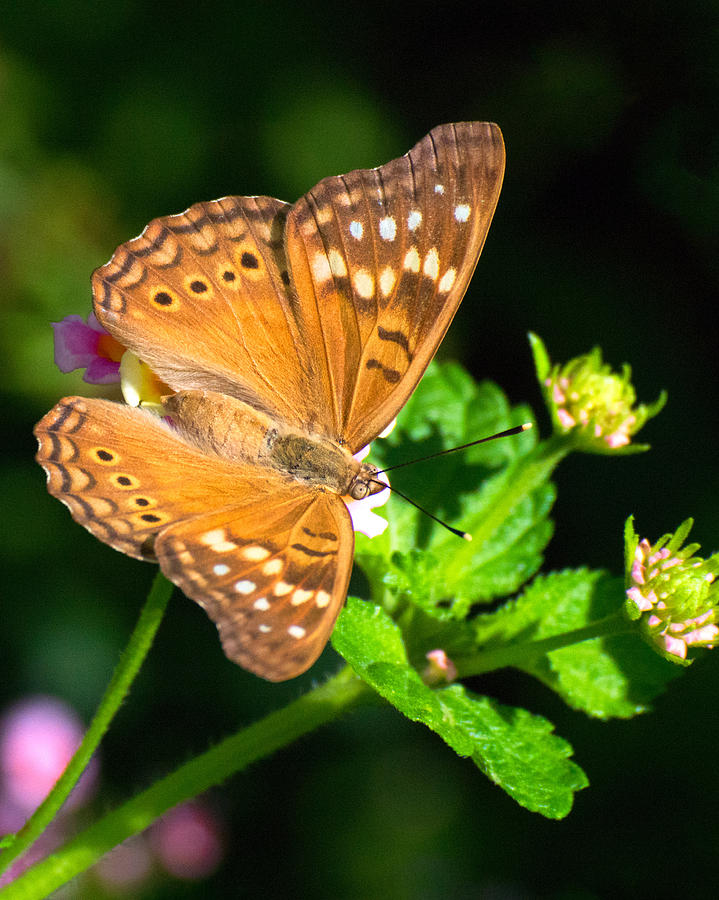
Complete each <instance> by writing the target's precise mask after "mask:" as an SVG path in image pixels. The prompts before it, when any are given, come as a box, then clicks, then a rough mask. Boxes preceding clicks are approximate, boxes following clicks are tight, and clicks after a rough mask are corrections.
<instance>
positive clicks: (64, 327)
mask: <svg viewBox="0 0 719 900" xmlns="http://www.w3.org/2000/svg"><path fill="white" fill-rule="evenodd" d="M52 327H53V331H54V333H55V365H56V366H57V367H58V369H60V371H61V372H72V371H74V370H75V369H85V374H84V375H83V376H82V377H83V381H86V382H88V384H111V383H113V382H116V381H119V380H120V360H121V359H122V354H123V353H124V352H125V347H123V346H122V344H121V343H120V342H119V341H116V340H115V338H114V337H112V335H110V334H108V333H107V332H106V331H105V329H104V328H103V327H102V326H101V325H100V323H99V322H98V321H97V319H96V318H95V313H93V312H91V313H90V315H89V316H88V317H87V323H85V322H83V320H82V316H65V318H64V319H63V320H62V321H61V322H53V323H52Z"/></svg>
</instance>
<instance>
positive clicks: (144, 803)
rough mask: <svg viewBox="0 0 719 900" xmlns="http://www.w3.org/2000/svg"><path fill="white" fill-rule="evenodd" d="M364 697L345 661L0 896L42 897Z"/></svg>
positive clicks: (6, 899) (16, 899)
mask: <svg viewBox="0 0 719 900" xmlns="http://www.w3.org/2000/svg"><path fill="white" fill-rule="evenodd" d="M370 701H371V702H374V692H373V691H372V690H371V688H369V687H368V686H367V685H366V684H365V683H364V682H363V681H361V680H360V679H359V678H358V677H357V676H356V675H355V674H354V672H353V671H352V670H351V669H350V668H349V666H346V667H345V668H344V669H342V670H341V671H340V672H339V674H337V675H335V676H334V678H331V679H330V680H329V681H327V682H325V684H323V685H320V686H319V687H317V688H315V689H314V690H313V691H310V692H309V693H308V694H305V695H304V696H302V697H300V698H299V700H295V701H294V702H293V703H291V704H290V705H289V706H286V707H284V709H281V710H278V711H276V712H273V713H270V715H268V716H266V717H265V718H264V719H261V720H260V721H259V722H255V723H254V724H253V725H250V726H248V727H247V728H244V729H243V730H242V731H240V732H238V733H237V734H235V735H233V736H232V737H229V738H226V739H225V740H224V741H222V742H221V743H220V744H218V745H217V746H216V747H213V748H212V749H211V750H208V751H206V752H205V753H203V754H201V755H200V756H198V757H196V758H195V759H193V760H191V761H190V762H188V763H185V764H184V765H182V766H180V767H179V768H178V769H176V770H175V771H174V772H172V773H171V774H170V775H167V776H166V777H165V778H163V779H161V780H160V781H158V782H156V783H155V784H153V785H152V787H150V788H148V789H147V790H146V791H143V792H142V793H141V794H138V795H137V796H136V797H134V798H133V799H132V800H129V801H128V802H127V803H125V804H124V805H123V806H121V807H120V808H119V809H116V810H114V811H113V812H111V813H109V814H108V815H106V816H105V817H104V818H103V819H101V820H100V821H99V822H96V823H95V824H94V825H91V826H90V827H89V828H88V829H86V830H85V831H84V832H82V833H81V834H80V835H78V836H77V837H76V838H74V839H73V840H72V841H70V843H68V844H66V845H65V846H64V847H62V848H61V849H60V850H58V851H57V852H56V853H54V854H53V855H52V856H49V857H48V858H47V859H45V860H43V861H42V862H39V863H38V864H37V865H35V866H34V867H33V868H32V869H28V870H27V872H25V873H24V874H23V875H21V876H20V877H19V878H18V879H17V880H16V881H14V882H12V883H11V884H10V885H8V886H7V887H6V888H5V890H4V891H0V897H2V898H3V900H36V898H41V897H46V896H47V895H48V894H49V893H50V892H52V891H55V890H57V888H59V887H60V886H61V885H63V884H66V883H67V882H68V881H69V880H70V879H71V878H74V877H75V876H76V875H78V874H79V873H80V872H84V871H85V870H86V869H88V868H89V867H90V866H92V865H93V864H94V863H96V862H97V861H98V859H100V857H101V856H102V855H103V854H104V853H107V851H108V850H111V849H112V848H113V847H115V846H116V845H117V844H120V843H122V841H124V840H126V839H127V838H128V837H131V836H132V835H133V834H137V833H139V832H140V831H143V830H144V829H145V828H147V827H148V825H150V824H151V823H152V822H154V821H155V819H157V818H158V817H159V816H161V815H162V814H163V813H165V812H167V810H168V809H171V808H172V807H173V806H176V805H177V804H178V803H181V802H183V801H185V800H188V799H190V798H191V797H195V796H197V794H200V793H202V792H203V791H206V790H207V789H208V788H210V787H212V786H213V785H216V784H220V783H221V782H222V781H225V780H226V779H227V778H229V777H230V775H233V774H235V773H236V772H239V771H240V770H242V769H244V768H245V767H246V766H247V765H249V764H250V763H252V762H254V761H256V760H258V759H262V758H263V757H265V756H267V755H268V754H270V753H272V752H274V751H275V750H278V749H279V748H280V747H284V746H286V745H287V744H290V743H291V742H292V741H294V740H296V739H297V738H298V737H300V736H301V735H303V734H307V732H309V731H312V730H314V729H315V728H317V727H318V726H320V725H324V724H325V723H327V722H330V721H332V720H333V719H335V718H337V717H338V716H339V715H341V714H342V713H343V712H345V711H346V710H348V709H349V708H350V707H352V706H355V705H359V703H361V702H370Z"/></svg>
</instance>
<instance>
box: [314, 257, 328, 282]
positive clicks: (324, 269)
mask: <svg viewBox="0 0 719 900" xmlns="http://www.w3.org/2000/svg"><path fill="white" fill-rule="evenodd" d="M331 275H332V270H331V269H330V262H329V260H328V259H327V257H326V255H325V254H324V253H315V255H314V256H313V257H312V277H313V278H314V280H315V281H327V279H328V278H329V277H330V276H331Z"/></svg>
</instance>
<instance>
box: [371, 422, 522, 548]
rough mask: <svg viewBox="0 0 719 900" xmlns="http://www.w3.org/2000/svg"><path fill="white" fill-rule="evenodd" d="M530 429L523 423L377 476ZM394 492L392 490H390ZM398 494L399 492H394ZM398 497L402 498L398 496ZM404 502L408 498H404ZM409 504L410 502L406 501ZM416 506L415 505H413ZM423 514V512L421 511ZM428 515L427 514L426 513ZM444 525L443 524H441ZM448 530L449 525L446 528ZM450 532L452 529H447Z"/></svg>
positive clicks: (409, 461)
mask: <svg viewBox="0 0 719 900" xmlns="http://www.w3.org/2000/svg"><path fill="white" fill-rule="evenodd" d="M531 427H532V423H531V422H525V423H524V425H515V426H514V428H508V429H507V430H506V431H499V432H497V434H490V436H489V437H483V438H480V439H479V440H478V441H470V442H469V443H468V444H461V445H460V446H459V447H450V448H449V450H439V451H437V453H430V454H429V456H420V457H419V458H418V459H410V460H407V462H401V463H397V465H396V466H387V468H386V469H380V470H379V472H378V473H377V474H381V473H382V472H392V471H394V469H401V468H403V467H404V466H413V465H414V464H415V463H419V462H424V461H425V460H427V459H436V458H437V457H438V456H445V454H447V453H456V452H457V450H466V449H467V447H474V446H476V445H477V444H484V443H486V442H487V441H494V440H496V438H502V437H509V436H510V435H512V434H521V432H522V431H528V430H529V429H530V428H531ZM392 490H394V488H392ZM396 493H398V494H399V491H396ZM400 496H402V495H401V494H400ZM404 499H405V500H407V499H408V498H407V497H405V498H404ZM408 502H409V503H411V502H412V501H411V500H408ZM414 505H415V506H416V505H417V504H416V503H415V504H414ZM418 508H419V507H418ZM423 512H424V510H423ZM427 515H429V513H427ZM442 524H444V523H442ZM447 528H449V525H448V526H447ZM449 530H450V531H452V529H451V528H450V529H449ZM459 533H460V534H464V532H459Z"/></svg>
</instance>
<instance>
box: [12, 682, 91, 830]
mask: <svg viewBox="0 0 719 900" xmlns="http://www.w3.org/2000/svg"><path fill="white" fill-rule="evenodd" d="M82 733H83V729H82V724H81V723H80V720H79V719H78V717H77V716H76V714H75V712H74V711H73V710H72V709H71V708H70V707H69V706H66V705H65V704H64V703H63V702H62V701H61V700H57V699H56V698H54V697H32V698H30V699H28V700H23V701H21V702H20V703H18V704H17V705H16V706H14V707H12V708H11V709H10V710H9V711H8V712H6V713H5V715H4V716H3V718H2V720H0V778H1V779H2V782H1V783H2V789H3V794H4V796H5V798H6V800H7V801H9V802H10V803H11V804H12V805H13V806H14V807H15V808H16V809H17V810H18V811H19V812H21V813H22V814H23V815H24V816H26V817H27V816H28V815H29V814H30V813H31V812H33V810H34V809H35V808H36V807H37V806H39V804H40V803H41V802H42V801H43V800H44V799H45V797H46V796H47V795H48V793H49V792H50V789H51V788H52V786H53V785H54V784H55V782H56V781H57V779H58V778H59V777H60V775H62V773H63V772H64V770H65V767H66V766H67V764H68V763H69V762H70V759H71V758H72V755H73V753H74V752H75V750H76V749H77V747H78V745H79V743H80V741H81V739H82ZM96 776H97V763H96V761H93V762H92V763H91V764H90V766H89V767H88V769H87V771H86V772H85V773H84V775H83V776H82V778H81V779H80V781H79V782H78V784H77V786H76V787H75V790H74V791H73V792H72V794H71V795H70V797H69V798H68V800H67V803H66V805H65V809H72V808H75V807H77V806H79V805H81V804H82V803H83V802H84V801H85V800H86V799H87V798H88V795H89V794H91V793H92V791H93V789H94V785H95V781H96Z"/></svg>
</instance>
